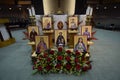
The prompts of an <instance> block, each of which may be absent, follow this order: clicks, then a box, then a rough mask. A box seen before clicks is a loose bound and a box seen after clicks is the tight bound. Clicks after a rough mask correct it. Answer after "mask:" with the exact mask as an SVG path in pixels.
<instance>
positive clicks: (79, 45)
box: [74, 35, 87, 52]
mask: <svg viewBox="0 0 120 80" xmlns="http://www.w3.org/2000/svg"><path fill="white" fill-rule="evenodd" d="M74 51H79V52H85V51H87V36H78V35H76V36H74Z"/></svg>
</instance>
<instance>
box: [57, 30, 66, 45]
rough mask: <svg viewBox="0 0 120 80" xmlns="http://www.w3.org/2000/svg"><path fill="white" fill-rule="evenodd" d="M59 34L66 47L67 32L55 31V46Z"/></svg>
mask: <svg viewBox="0 0 120 80" xmlns="http://www.w3.org/2000/svg"><path fill="white" fill-rule="evenodd" d="M60 33H62V36H63V38H64V45H67V30H55V45H57V41H58V39H59V35H60Z"/></svg>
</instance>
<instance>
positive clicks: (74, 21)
mask: <svg viewBox="0 0 120 80" xmlns="http://www.w3.org/2000/svg"><path fill="white" fill-rule="evenodd" d="M68 22H69V23H68V27H69V29H70V30H77V29H78V17H77V16H70V17H68Z"/></svg>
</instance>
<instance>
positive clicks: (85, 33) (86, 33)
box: [83, 28, 90, 39]
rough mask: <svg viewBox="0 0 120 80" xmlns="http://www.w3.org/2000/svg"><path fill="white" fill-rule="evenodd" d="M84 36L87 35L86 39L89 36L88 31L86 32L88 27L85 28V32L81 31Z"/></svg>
mask: <svg viewBox="0 0 120 80" xmlns="http://www.w3.org/2000/svg"><path fill="white" fill-rule="evenodd" d="M83 35H84V36H87V39H89V38H90V32H88V28H85V32H84V33H83Z"/></svg>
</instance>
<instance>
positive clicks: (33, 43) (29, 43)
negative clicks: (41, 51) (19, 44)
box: [28, 42, 35, 53]
mask: <svg viewBox="0 0 120 80" xmlns="http://www.w3.org/2000/svg"><path fill="white" fill-rule="evenodd" d="M28 45H30V46H31V47H32V53H33V52H34V51H35V42H28Z"/></svg>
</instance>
